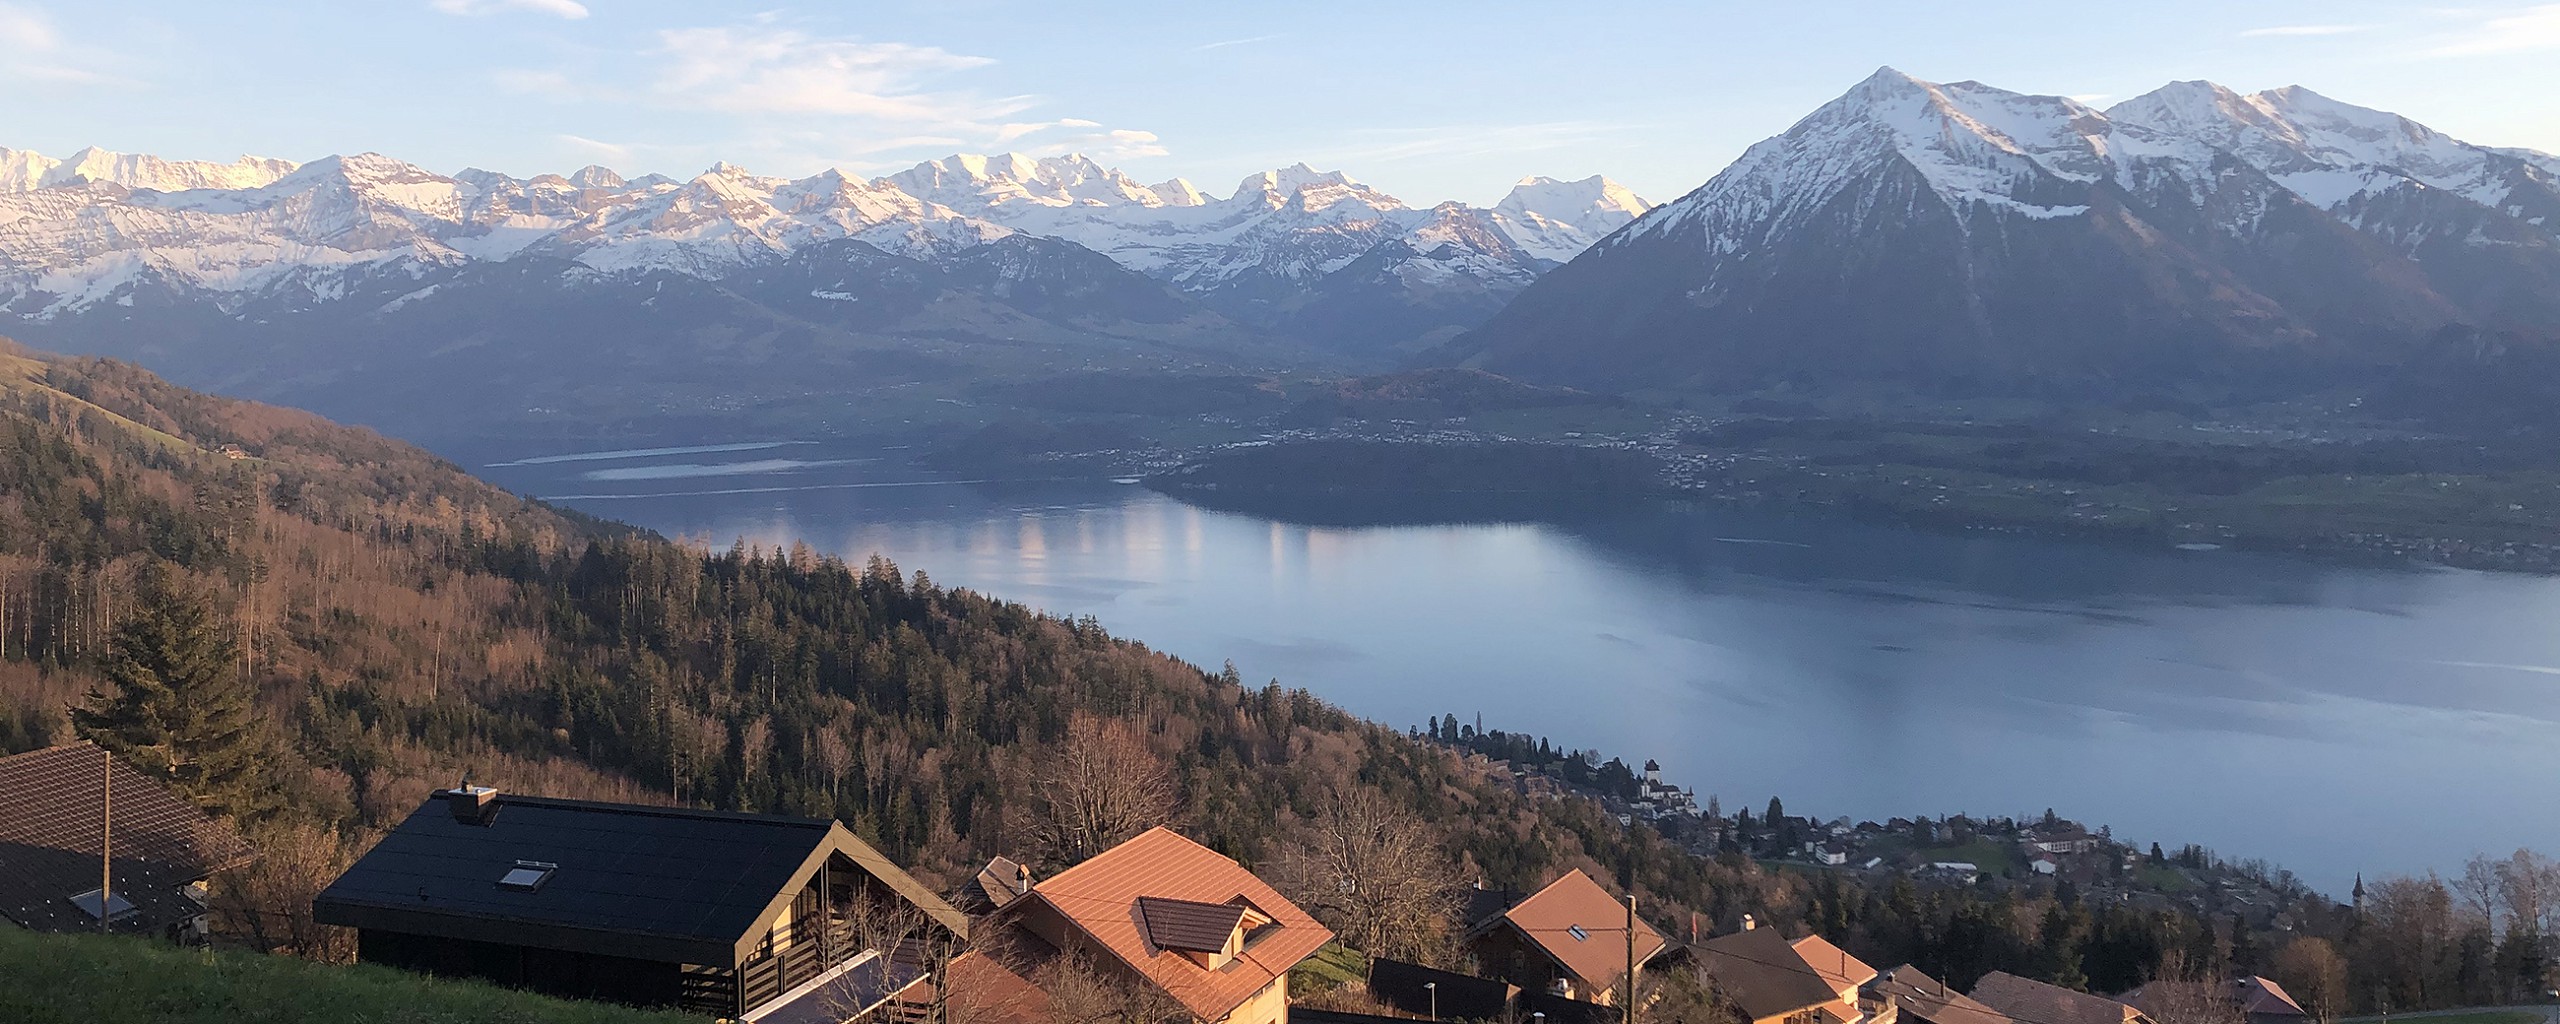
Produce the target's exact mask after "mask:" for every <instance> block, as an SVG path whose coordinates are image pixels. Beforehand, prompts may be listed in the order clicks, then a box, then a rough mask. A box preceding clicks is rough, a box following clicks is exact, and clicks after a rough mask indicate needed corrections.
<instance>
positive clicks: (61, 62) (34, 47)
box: [0, 3, 142, 89]
mask: <svg viewBox="0 0 2560 1024" xmlns="http://www.w3.org/2000/svg"><path fill="white" fill-rule="evenodd" d="M124 63H126V62H125V61H124V60H122V59H121V58H119V57H118V56H117V55H116V54H114V53H113V52H110V51H108V50H104V49H100V48H98V47H95V46H84V45H80V44H77V43H74V42H72V41H71V40H70V39H68V38H66V37H65V36H64V35H63V34H62V30H61V29H59V28H57V27H55V26H54V24H53V19H52V18H51V17H50V16H48V15H46V14H45V12H43V11H41V10H37V9H36V8H33V7H29V6H26V5H24V4H13V3H0V81H6V80H12V79H14V80H17V81H22V82H33V83H37V84H41V85H81V86H108V87H115V88H124V89H134V88H140V87H141V86H142V83H141V82H139V81H136V80H134V79H132V78H129V77H126V76H124V75H121V74H117V73H115V72H113V71H111V70H108V69H109V68H112V67H115V66H118V65H121V64H124Z"/></svg>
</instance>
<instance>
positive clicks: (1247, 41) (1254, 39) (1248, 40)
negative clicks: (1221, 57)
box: [1191, 32, 1288, 53]
mask: <svg viewBox="0 0 2560 1024" xmlns="http://www.w3.org/2000/svg"><path fill="white" fill-rule="evenodd" d="M1287 35H1288V33H1286V32H1275V33H1273V34H1271V35H1267V36H1246V37H1244V38H1242V39H1221V40H1218V41H1217V42H1214V43H1202V44H1200V45H1198V46H1194V47H1192V48H1191V52H1193V53H1198V52H1200V51H1202V50H1223V49H1226V48H1227V47H1230V46H1248V45H1251V44H1254V43H1267V42H1270V41H1272V40H1274V39H1279V38H1283V37H1285V36H1287Z"/></svg>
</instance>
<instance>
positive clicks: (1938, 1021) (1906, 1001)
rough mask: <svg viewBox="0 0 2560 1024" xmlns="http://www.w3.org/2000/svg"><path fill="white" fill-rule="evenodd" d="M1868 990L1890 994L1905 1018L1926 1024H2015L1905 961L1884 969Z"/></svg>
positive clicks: (1885, 994) (1869, 985) (1998, 1012)
mask: <svg viewBox="0 0 2560 1024" xmlns="http://www.w3.org/2000/svg"><path fill="white" fill-rule="evenodd" d="M1867 990H1868V991H1869V992H1872V993H1874V994H1876V995H1881V996H1890V997H1892V999H1893V1001H1894V1004H1895V1005H1896V1006H1897V1007H1899V1008H1900V1011H1901V1016H1902V1018H1903V1019H1905V1020H1917V1021H1924V1022H1926V1024H2018V1022H2017V1021H2015V1020H2012V1019H2011V1018H2009V1017H2008V1016H2006V1015H2004V1014H2002V1013H2001V1012H2000V1011H1998V1010H1994V1009H1992V1008H1991V1007H1989V1006H1986V1005H1983V1004H1982V1003H1980V1002H1978V1001H1976V1000H1974V999H1973V998H1972V997H1970V996H1967V995H1965V994H1964V993H1962V992H1958V991H1956V990H1954V989H1951V988H1948V987H1947V986H1946V983H1944V982H1941V981H1939V980H1938V979H1936V978H1932V977H1930V976H1928V975H1926V974H1922V973H1920V969H1919V968H1917V967H1913V966H1911V965H1910V964H1904V965H1902V966H1900V967H1896V968H1894V969H1892V970H1890V971H1886V972H1885V973H1884V974H1883V975H1882V976H1880V977H1878V978H1877V979H1876V980H1875V981H1873V982H1870V983H1869V984H1868V986H1867Z"/></svg>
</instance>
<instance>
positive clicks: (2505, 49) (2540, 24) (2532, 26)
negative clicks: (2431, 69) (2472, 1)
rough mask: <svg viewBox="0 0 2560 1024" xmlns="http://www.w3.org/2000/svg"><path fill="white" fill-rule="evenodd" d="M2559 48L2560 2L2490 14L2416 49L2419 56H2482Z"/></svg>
mask: <svg viewBox="0 0 2560 1024" xmlns="http://www.w3.org/2000/svg"><path fill="white" fill-rule="evenodd" d="M2545 50H2560V4H2541V5H2539V6H2534V7H2525V8H2520V9H2517V10H2513V11H2507V12H2504V13H2500V14H2497V15H2493V16H2491V17H2489V18H2487V19H2486V20H2483V21H2481V22H2480V23H2478V24H2476V25H2474V26H2472V27H2471V28H2469V29H2468V30H2465V31H2463V32H2461V33H2459V34H2457V35H2455V36H2453V37H2451V38H2449V39H2446V40H2445V41H2444V42H2441V43H2439V44H2437V45H2435V46H2432V47H2429V48H2427V49H2425V50H2422V51H2420V52H2419V55H2420V56H2423V57H2484V56H2493V55H2503V54H2515V53H2540V52H2543V51H2545Z"/></svg>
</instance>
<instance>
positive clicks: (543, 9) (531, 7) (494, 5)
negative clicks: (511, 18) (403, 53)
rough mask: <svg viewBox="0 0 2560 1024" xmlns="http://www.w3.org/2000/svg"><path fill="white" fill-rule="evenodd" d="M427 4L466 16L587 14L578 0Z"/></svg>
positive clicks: (573, 17) (467, 0) (433, 1)
mask: <svg viewBox="0 0 2560 1024" xmlns="http://www.w3.org/2000/svg"><path fill="white" fill-rule="evenodd" d="M427 6H429V7H432V8H435V9H436V10H438V11H442V12H444V13H446V14H459V15H464V16H466V17H477V16H479V15H484V14H505V13H513V12H523V13H527V14H548V15H551V16H552V17H555V18H567V19H569V20H571V21H575V20H577V19H579V18H584V17H586V16H587V5H585V4H582V3H579V2H578V0H428V3H427Z"/></svg>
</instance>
